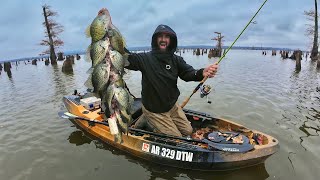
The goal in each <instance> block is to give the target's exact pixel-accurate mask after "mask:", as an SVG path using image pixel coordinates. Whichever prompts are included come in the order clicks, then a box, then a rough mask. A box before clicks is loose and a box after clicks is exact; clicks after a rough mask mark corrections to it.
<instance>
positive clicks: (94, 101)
mask: <svg viewBox="0 0 320 180" xmlns="http://www.w3.org/2000/svg"><path fill="white" fill-rule="evenodd" d="M80 104H81V105H82V106H84V107H85V108H86V109H88V110H93V109H97V108H100V105H101V99H100V98H96V97H94V96H93V97H88V98H83V99H80Z"/></svg>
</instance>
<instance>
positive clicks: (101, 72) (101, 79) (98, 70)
mask: <svg viewBox="0 0 320 180" xmlns="http://www.w3.org/2000/svg"><path fill="white" fill-rule="evenodd" d="M109 73H110V63H108V62H105V61H103V62H101V63H100V64H98V65H97V66H96V67H95V68H94V69H93V72H92V76H91V81H92V86H93V88H94V92H95V93H98V94H99V96H100V98H101V97H102V96H103V93H104V91H105V89H106V86H107V83H108V81H109Z"/></svg>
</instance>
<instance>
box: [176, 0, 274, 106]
mask: <svg viewBox="0 0 320 180" xmlns="http://www.w3.org/2000/svg"><path fill="white" fill-rule="evenodd" d="M267 1H268V0H265V1H264V2H263V3H262V5H261V6H260V8H259V9H258V10H257V12H256V13H255V14H254V16H253V17H252V18H251V19H250V21H249V22H248V23H247V25H246V26H245V27H244V28H243V29H242V31H241V32H240V34H239V35H238V37H237V38H236V39H235V40H234V41H233V43H232V44H231V46H229V47H228V49H227V50H226V51H225V52H224V53H223V55H222V56H221V57H220V59H219V60H218V61H217V62H216V63H215V64H219V63H220V61H222V59H223V58H224V57H225V56H226V54H227V53H228V52H229V50H230V49H231V48H232V47H233V45H234V44H235V43H236V42H237V40H238V39H239V38H240V36H241V35H242V34H243V32H244V31H245V30H246V29H247V27H248V26H249V25H250V24H251V22H252V20H253V19H254V18H255V17H256V16H257V14H258V13H259V12H260V10H261V9H262V7H263V6H264V5H265V4H266V2H267ZM207 79H208V77H207V76H206V77H204V78H203V79H202V81H200V83H199V84H198V86H197V87H196V88H195V89H194V90H193V92H192V94H191V95H190V96H189V97H188V98H187V99H186V100H185V101H184V102H183V103H182V105H181V108H183V107H184V106H185V105H186V104H187V103H188V102H189V100H190V98H191V97H192V95H193V94H194V93H196V92H197V91H198V90H199V88H200V87H201V86H202V85H203V83H204V82H205V81H206V80H207Z"/></svg>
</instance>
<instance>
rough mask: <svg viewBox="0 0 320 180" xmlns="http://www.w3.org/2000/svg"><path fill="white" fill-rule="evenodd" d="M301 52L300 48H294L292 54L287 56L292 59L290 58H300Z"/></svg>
mask: <svg viewBox="0 0 320 180" xmlns="http://www.w3.org/2000/svg"><path fill="white" fill-rule="evenodd" d="M301 54H302V51H301V50H296V51H293V53H292V55H291V56H290V57H289V58H290V59H292V60H296V59H297V57H299V58H300V60H302V56H301Z"/></svg>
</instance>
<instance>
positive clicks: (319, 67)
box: [317, 57, 320, 69]
mask: <svg viewBox="0 0 320 180" xmlns="http://www.w3.org/2000/svg"><path fill="white" fill-rule="evenodd" d="M317 69H320V59H319V57H318V60H317Z"/></svg>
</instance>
